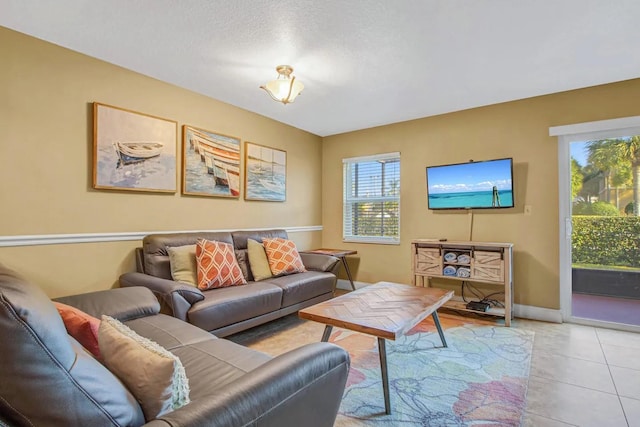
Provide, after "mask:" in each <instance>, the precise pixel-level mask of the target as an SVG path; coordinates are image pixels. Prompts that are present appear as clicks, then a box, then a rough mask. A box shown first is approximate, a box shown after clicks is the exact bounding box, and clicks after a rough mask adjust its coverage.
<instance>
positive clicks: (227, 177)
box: [182, 125, 240, 199]
mask: <svg viewBox="0 0 640 427" xmlns="http://www.w3.org/2000/svg"><path fill="white" fill-rule="evenodd" d="M182 146H183V151H182V194H187V195H192V196H210V197H233V198H236V199H237V198H239V197H240V138H236V137H233V136H229V135H223V134H220V133H216V132H211V131H208V130H204V129H200V128H197V127H193V126H189V125H184V126H182Z"/></svg>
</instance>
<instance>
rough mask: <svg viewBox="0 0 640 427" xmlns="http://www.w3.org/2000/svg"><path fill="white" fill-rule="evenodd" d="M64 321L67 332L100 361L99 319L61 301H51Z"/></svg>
mask: <svg viewBox="0 0 640 427" xmlns="http://www.w3.org/2000/svg"><path fill="white" fill-rule="evenodd" d="M53 305H55V306H56V308H57V309H58V313H60V317H62V321H63V322H64V327H65V328H66V329H67V333H68V334H69V335H71V336H72V337H73V338H75V339H76V341H78V342H79V343H80V344H82V346H83V347H84V348H86V349H87V350H88V351H89V353H91V354H93V357H95V358H96V359H98V360H100V361H102V355H101V354H100V346H99V345H98V328H99V327H100V319H96V318H95V317H93V316H90V315H88V314H87V313H85V312H84V311H82V310H79V309H77V308H75V307H72V306H70V305H67V304H62V303H61V302H56V301H53Z"/></svg>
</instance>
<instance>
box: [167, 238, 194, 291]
mask: <svg viewBox="0 0 640 427" xmlns="http://www.w3.org/2000/svg"><path fill="white" fill-rule="evenodd" d="M167 254H168V255H169V266H170V267H171V278H172V279H173V280H175V281H176V282H182V283H187V284H189V285H193V286H198V274H197V270H198V268H197V265H196V245H184V246H170V247H167Z"/></svg>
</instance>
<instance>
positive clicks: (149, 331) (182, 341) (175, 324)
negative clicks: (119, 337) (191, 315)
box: [124, 314, 218, 351]
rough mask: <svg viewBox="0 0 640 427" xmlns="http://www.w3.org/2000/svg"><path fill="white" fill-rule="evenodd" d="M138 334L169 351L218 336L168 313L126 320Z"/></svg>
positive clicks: (215, 338)
mask: <svg viewBox="0 0 640 427" xmlns="http://www.w3.org/2000/svg"><path fill="white" fill-rule="evenodd" d="M124 324H125V325H127V326H128V327H129V328H131V329H132V330H134V331H135V332H136V333H137V334H139V335H142V336H143V337H147V338H149V339H151V340H153V341H155V342H157V343H158V344H160V345H161V346H162V347H164V348H166V349H167V350H169V351H172V350H173V349H175V348H179V347H182V346H185V345H190V344H195V343H198V342H201V341H210V340H217V339H218V337H216V336H215V335H212V334H210V333H209V332H207V331H204V330H202V329H200V328H196V327H194V326H193V325H191V324H189V323H187V322H184V321H182V320H179V319H176V318H175V317H173V316H169V315H166V314H156V315H155V316H147V317H141V318H139V319H134V320H129V321H127V322H124Z"/></svg>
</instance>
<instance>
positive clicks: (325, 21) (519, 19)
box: [0, 0, 640, 136]
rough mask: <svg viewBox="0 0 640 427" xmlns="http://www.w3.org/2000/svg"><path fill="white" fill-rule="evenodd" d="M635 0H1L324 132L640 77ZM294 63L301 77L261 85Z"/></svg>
mask: <svg viewBox="0 0 640 427" xmlns="http://www.w3.org/2000/svg"><path fill="white" fill-rule="evenodd" d="M639 20H640V0H517V1H516V0H378V1H375V0H315V1H304V0H297V1H293V0H279V1H270V0H225V1H220V0H185V1H176V0H55V1H47V0H0V25H2V26H5V27H8V28H11V29H14V30H17V31H20V32H23V33H26V34H29V35H32V36H35V37H37V38H41V39H44V40H47V41H50V42H52V43H55V44H58V45H60V46H64V47H67V48H70V49H72V50H75V51H78V52H82V53H85V54H87V55H90V56H93V57H96V58H99V59H102V60H105V61H108V62H111V63H113V64H117V65H120V66H122V67H125V68H128V69H131V70H134V71H137V72H140V73H142V74H145V75H148V76H151V77H155V78H157V79H160V80H163V81H166V82H169V83H173V84H175V85H178V86H181V87H184V88H187V89H190V90H193V91H195V92H198V93H201V94H204V95H207V96H210V97H212V98H215V99H218V100H221V101H224V102H227V103H229V104H232V105H236V106H238V107H241V108H244V109H246V110H249V111H253V112H256V113H259V114H262V115H264V116H267V117H270V118H273V119H275V120H278V121H280V122H284V123H287V124H290V125H292V126H295V127H298V128H300V129H304V130H306V131H309V132H312V133H314V134H317V135H320V136H326V135H332V134H336V133H342V132H347V131H352V130H357V129H363V128H368V127H372V126H377V125H383V124H388V123H394V122H399V121H404V120H410V119H415V118H419V117H426V116H432V115H436V114H442V113H447V112H451V111H457V110H463V109H467V108H473V107H478V106H483V105H489V104H494V103H498V102H504V101H510V100H515V99H522V98H527V97H531V96H536V95H543V94H549V93H553V92H559V91H564V90H570V89H577V88H581V87H587V86H593V85H598V84H603V83H610V82H615V81H621V80H627V79H632V78H637V77H640V50H639V47H640V31H638V21H639ZM279 64H290V65H292V66H293V67H294V69H295V71H294V75H296V77H297V78H298V79H299V80H300V81H302V82H303V83H304V85H305V90H304V92H303V93H302V95H301V96H300V97H298V98H297V99H296V102H295V103H293V104H290V105H287V106H284V105H282V104H278V103H276V102H274V101H273V100H271V98H269V96H268V95H267V94H266V93H264V92H263V91H262V90H260V89H259V88H258V87H259V86H260V85H261V84H263V83H265V82H266V81H267V80H271V79H273V78H275V76H276V72H275V66H276V65H279Z"/></svg>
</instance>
